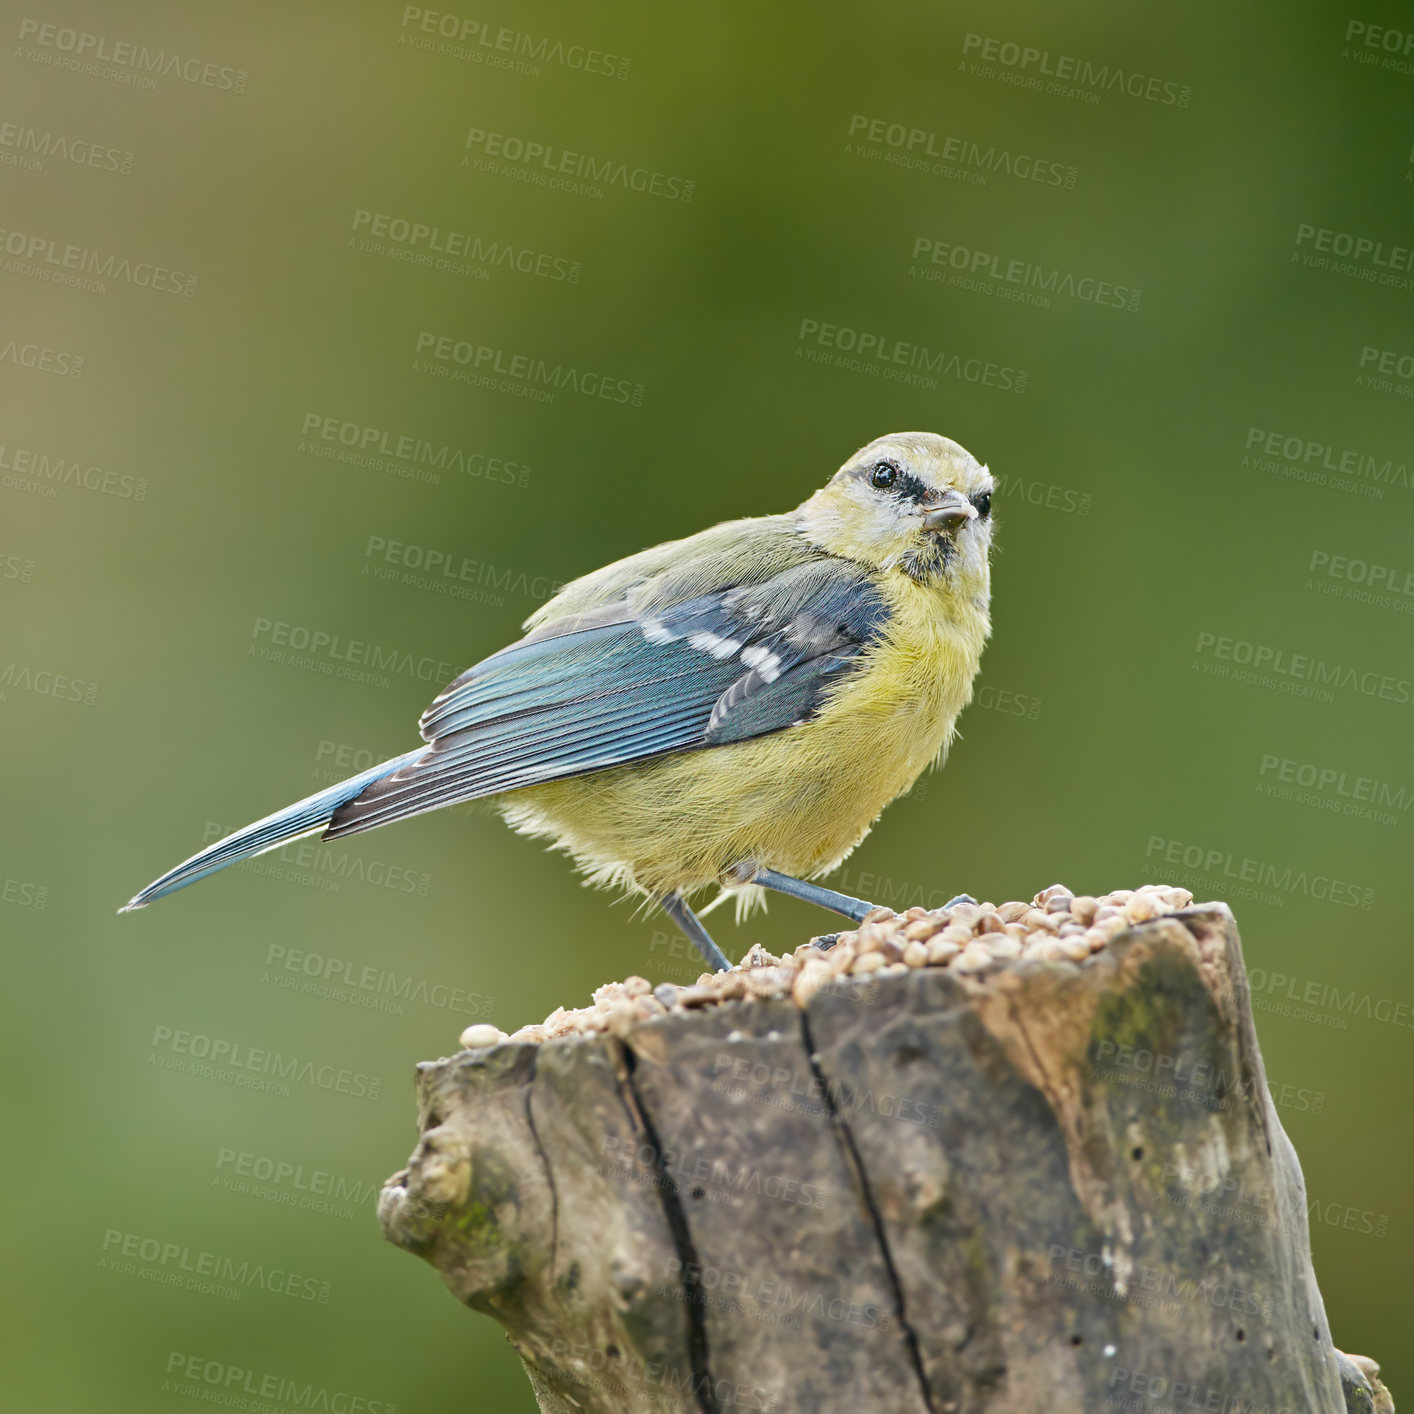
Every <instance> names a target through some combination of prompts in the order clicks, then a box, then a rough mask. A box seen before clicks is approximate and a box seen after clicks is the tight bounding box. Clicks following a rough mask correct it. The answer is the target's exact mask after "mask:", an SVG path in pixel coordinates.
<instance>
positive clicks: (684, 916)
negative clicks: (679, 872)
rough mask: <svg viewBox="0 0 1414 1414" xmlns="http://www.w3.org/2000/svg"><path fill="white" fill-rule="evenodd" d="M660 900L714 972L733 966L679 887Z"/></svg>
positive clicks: (664, 910) (669, 915) (664, 908)
mask: <svg viewBox="0 0 1414 1414" xmlns="http://www.w3.org/2000/svg"><path fill="white" fill-rule="evenodd" d="M658 901H659V903H661V904H662V906H663V912H664V913H666V914H667V915H668V917H669V918H671V919H672V920H673V922H674V923H676V924H677V925H678V927H679V928H681V929H682V931H683V932H684V933H685V934H686V935H687V937H688V938H689V939H690V940H691V942H692V945H693V947H695V948H696V949H697V951H698V952H700V953H701V954H702V958H703V961H704V962H706V964H707V966H708V967H709V968H710V969H711V970H712V971H713V972H725V971H726V970H727V969H728V968H729V967H730V966H731V963H729V962H728V961H727V958H726V954H725V953H723V951H722V950H721V948H719V947H718V946H717V945H716V943H714V942H713V941H712V935H711V934H710V933H709V932H708V931H707V930H706V928H704V927H703V926H702V920H701V919H700V918H699V917H698V916H697V915H696V914H695V913H694V912H693V911H692V910H691V909H690V908H689V907H688V906H687V900H686V899H685V898H683V896H682V894H681V893H679V892H678V890H677V889H674V890H673V891H672V893H670V894H664V895H663V897H662V898H661V899H659V900H658Z"/></svg>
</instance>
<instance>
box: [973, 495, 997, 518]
mask: <svg viewBox="0 0 1414 1414" xmlns="http://www.w3.org/2000/svg"><path fill="white" fill-rule="evenodd" d="M972 504H973V505H974V506H976V507H977V514H978V515H979V516H981V517H982V518H983V519H984V520H985V519H986V517H987V516H989V515H990V514H991V512H992V493H991V492H990V491H984V492H982V494H981V495H980V496H974V497H973V498H972Z"/></svg>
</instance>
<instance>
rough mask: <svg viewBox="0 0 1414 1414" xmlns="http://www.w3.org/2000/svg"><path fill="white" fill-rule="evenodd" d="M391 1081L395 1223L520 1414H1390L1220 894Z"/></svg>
mask: <svg viewBox="0 0 1414 1414" xmlns="http://www.w3.org/2000/svg"><path fill="white" fill-rule="evenodd" d="M619 1029H620V1031H621V1033H622V1034H620V1035H601V1036H595V1037H569V1038H564V1039H559V1040H552V1041H548V1042H545V1043H544V1044H542V1045H538V1046H536V1045H523V1044H507V1045H502V1046H499V1047H494V1048H491V1049H489V1050H484V1051H472V1052H463V1053H462V1054H460V1055H458V1056H455V1057H452V1058H451V1059H449V1060H442V1061H436V1062H429V1063H426V1064H424V1065H422V1066H421V1067H419V1094H420V1101H421V1129H422V1137H421V1139H420V1141H419V1143H418V1146H417V1149H416V1150H415V1152H414V1154H413V1156H412V1159H411V1161H410V1164H409V1167H408V1168H407V1169H406V1170H404V1171H403V1172H402V1173H400V1174H398V1175H396V1176H395V1177H394V1178H392V1179H390V1180H389V1183H388V1185H387V1186H386V1187H385V1189H384V1191H383V1196H382V1201H381V1203H380V1215H381V1218H382V1222H383V1226H384V1231H385V1233H386V1234H387V1236H388V1237H389V1238H390V1239H391V1240H392V1241H394V1242H396V1243H398V1244H399V1245H401V1246H404V1247H407V1248H408V1249H409V1250H411V1251H414V1252H416V1253H418V1254H419V1255H421V1256H423V1257H425V1258H426V1259H427V1260H428V1261H429V1262H431V1263H432V1264H433V1265H434V1266H435V1267H437V1269H438V1270H439V1271H440V1272H441V1273H442V1276H443V1278H444V1280H445V1281H446V1282H447V1284H448V1286H449V1287H450V1288H451V1290H452V1291H453V1292H454V1293H455V1294H456V1296H457V1297H458V1298H459V1299H460V1300H462V1301H465V1302H466V1303H467V1304H468V1305H471V1306H473V1307H474V1308H475V1309H477V1310H480V1311H484V1312H486V1313H487V1314H489V1315H492V1316H494V1317H495V1318H496V1319H497V1320H499V1321H500V1322H501V1323H502V1325H503V1326H504V1327H505V1328H506V1331H507V1333H508V1335H509V1337H510V1339H511V1341H512V1343H513V1344H514V1345H515V1347H516V1349H517V1351H518V1352H519V1353H520V1355H521V1358H522V1360H523V1361H524V1362H525V1366H526V1369H527V1372H528V1373H529V1375H530V1378H531V1381H532V1384H533V1386H534V1388H535V1391H536V1395H537V1398H538V1399H539V1401H540V1406H541V1408H542V1409H543V1410H546V1411H554V1412H555V1414H567V1412H568V1411H576V1414H580V1412H582V1411H604V1414H610V1411H613V1414H625V1411H628V1414H632V1411H638V1410H649V1409H652V1410H656V1411H663V1410H682V1411H713V1410H730V1409H775V1410H821V1411H832V1410H840V1411H851V1412H852V1411H859V1410H881V1411H889V1414H894V1411H901V1412H903V1414H943V1411H948V1414H977V1411H998V1414H1000V1411H1004V1410H1005V1411H1015V1410H1028V1411H1055V1414H1095V1411H1102V1410H1135V1411H1146V1414H1159V1411H1161V1410H1165V1409H1170V1408H1172V1409H1188V1408H1193V1409H1204V1410H1208V1409H1211V1410H1218V1411H1221V1414H1256V1411H1266V1414H1278V1411H1287V1414H1307V1411H1315V1412H1316V1414H1343V1411H1346V1410H1347V1409H1363V1410H1376V1411H1381V1414H1383V1411H1387V1410H1390V1409H1392V1405H1390V1404H1389V1403H1388V1395H1387V1392H1385V1391H1384V1390H1383V1386H1380V1385H1379V1384H1378V1381H1376V1382H1375V1384H1374V1386H1372V1385H1371V1384H1370V1383H1369V1381H1367V1380H1366V1377H1365V1374H1363V1373H1362V1372H1361V1370H1360V1369H1358V1368H1357V1367H1356V1365H1355V1364H1354V1363H1352V1362H1351V1361H1350V1360H1348V1359H1346V1358H1345V1357H1343V1356H1340V1355H1339V1354H1338V1352H1337V1351H1336V1350H1335V1348H1334V1346H1333V1344H1332V1341H1331V1336H1330V1332H1329V1329H1328V1326H1327V1323H1326V1316H1325V1311H1324V1308H1323V1306H1322V1303H1321V1297H1320V1293H1319V1290H1318V1289H1317V1286H1316V1281H1315V1276H1314V1274H1313V1272H1312V1268H1311V1257H1310V1244H1309V1238H1308V1233H1307V1222H1306V1204H1305V1199H1304V1189H1303V1185H1302V1179H1301V1171H1300V1166H1299V1164H1298V1162H1297V1159H1296V1155H1295V1152H1294V1151H1293V1149H1292V1147H1291V1145H1290V1143H1289V1141H1288V1140H1287V1138H1286V1135H1285V1134H1284V1132H1283V1131H1282V1128H1281V1125H1280V1122H1279V1120H1278V1118H1277V1114H1276V1110H1275V1108H1274V1106H1273V1105H1272V1102H1271V1098H1270V1096H1269V1094H1268V1091H1267V1086H1266V1078H1265V1073H1264V1071H1263V1067H1262V1059H1261V1055H1260V1053H1259V1051H1258V1048H1257V1040H1256V1034H1255V1030H1254V1028H1253V1023H1252V1013H1251V1006H1250V999H1249V996H1248V990H1247V980H1246V974H1245V971H1244V969H1243V966H1242V957H1241V947H1240V943H1239V941H1238V936H1237V929H1236V926H1235V924H1234V922H1233V919H1232V915H1231V914H1230V913H1229V912H1228V910H1227V909H1226V908H1225V907H1223V906H1221V905H1208V906H1205V907H1202V908H1193V909H1189V910H1186V911H1184V912H1183V913H1180V914H1174V915H1170V916H1168V917H1165V918H1160V919H1157V920H1154V921H1152V922H1146V923H1142V924H1140V925H1138V926H1136V927H1134V928H1131V929H1130V930H1129V931H1127V932H1125V933H1123V934H1121V935H1120V936H1119V937H1118V938H1117V939H1115V941H1113V942H1112V943H1111V944H1109V945H1108V946H1107V947H1105V948H1104V949H1103V950H1102V951H1100V952H1098V953H1096V954H1095V955H1094V956H1093V957H1091V958H1090V959H1089V960H1088V961H1087V962H1085V963H1084V964H1082V965H1077V964H1074V963H1070V962H1060V961H1045V962H1037V961H1025V962H1020V963H1017V964H1015V965H1013V966H1011V967H1008V968H1005V969H1003V970H1001V971H1000V972H998V973H996V974H995V975H993V976H992V977H990V978H989V979H988V980H984V981H978V980H976V979H974V978H970V977H968V976H965V975H962V974H960V973H956V972H954V971H952V970H950V969H944V968H933V967H927V968H918V969H914V970H909V971H907V972H904V973H896V974H890V975H886V976H883V977H877V976H876V977H874V978H871V979H865V978H849V977H847V978H842V979H840V981H839V982H838V983H836V984H834V985H832V986H829V987H826V988H823V989H822V990H820V991H818V992H816V993H815V994H814V995H813V996H811V997H810V999H809V1001H808V1003H807V1005H806V1006H805V1007H804V1008H803V1009H802V1008H800V1007H798V1006H796V1005H795V1004H794V1003H793V1002H792V1001H791V1000H790V999H789V998H786V999H776V1000H754V1001H748V1000H742V1001H734V1002H727V1003H723V1004H719V1005H715V1006H710V1007H706V1008H704V1009H702V1010H694V1011H687V1012H682V1011H677V1012H673V1013H670V1014H668V1015H666V1016H662V1017H659V1018H657V1019H654V1020H649V1021H645V1022H641V1023H638V1024H633V1025H624V1026H621V1027H620V1028H619Z"/></svg>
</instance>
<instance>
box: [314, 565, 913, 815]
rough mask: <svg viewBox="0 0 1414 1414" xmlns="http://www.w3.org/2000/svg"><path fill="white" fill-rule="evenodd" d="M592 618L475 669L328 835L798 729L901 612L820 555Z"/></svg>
mask: <svg viewBox="0 0 1414 1414" xmlns="http://www.w3.org/2000/svg"><path fill="white" fill-rule="evenodd" d="M588 617H589V618H590V619H592V622H586V621H585V620H584V619H580V620H576V621H571V622H568V623H567V624H565V625H564V626H563V627H562V628H558V629H557V626H556V625H555V624H553V623H551V624H548V625H546V626H545V627H544V628H542V629H540V630H538V631H537V632H536V633H534V634H531V635H530V636H529V637H528V638H526V639H523V640H521V642H519V643H516V644H512V645H511V646H510V647H509V648H506V649H503V650H502V651H501V652H499V653H497V654H495V655H493V656H492V657H490V658H487V659H485V660H484V661H482V662H481V663H479V664H477V665H476V666H475V667H473V668H470V669H468V671H467V672H465V673H463V674H462V675H461V677H459V678H458V679H457V680H456V681H455V682H453V683H452V684H450V685H449V686H448V687H447V689H446V690H445V691H444V692H442V693H441V694H440V695H439V696H438V698H437V699H436V701H434V702H433V704H432V705H431V706H430V707H429V708H428V710H427V711H426V712H425V713H424V714H423V718H422V730H423V735H424V737H425V738H426V739H427V740H428V742H429V743H430V745H429V748H428V749H427V750H426V751H425V752H423V753H422V754H421V755H420V756H418V757H416V758H415V759H414V760H412V761H411V762H409V763H408V764H405V765H403V766H401V767H400V768H399V769H398V770H397V771H395V772H393V773H391V774H389V775H387V776H385V777H382V778H381V779H379V780H376V781H374V782H372V783H371V784H369V785H368V786H367V787H366V788H365V789H364V790H363V791H362V792H361V794H359V795H358V796H357V797H355V798H353V799H350V800H347V801H345V802H344V803H343V804H341V805H340V806H338V808H337V809H336V810H335V811H334V815H333V818H332V820H331V822H330V825H329V828H328V829H327V830H326V831H325V838H326V839H338V838H341V837H342V836H344V835H350V834H354V833H356V832H358V831H361V830H367V829H372V828H374V827H375V826H377V825H383V824H387V823H389V822H391V821H393V820H398V819H402V818H404V817H406V816H409V815H415V814H420V813H421V812H423V811H425V810H432V809H436V808H438V807H439V806H443V805H451V804H454V803H456V802H458V801H463V800H472V799H475V798H477V797H480V796H487V795H496V794H499V793H501V792H503V791H507V790H515V789H518V788H520V787H523V786H528V785H534V784H538V783H541V782H545V781H551V780H563V779H566V778H568V777H570V776H576V775H583V774H585V773H587V772H590V771H598V770H604V769H606V768H607V767H610V766H616V765H622V764H625V763H627V762H630V761H637V760H643V759H646V758H649V757H653V756H661V755H664V754H667V753H671V752H680V751H688V750H697V749H703V748H707V747H713V746H719V745H726V744H729V743H731V742H735V741H743V740H746V739H748V738H750V737H754V736H761V735H764V734H766V733H768V732H773V731H780V730H783V729H785V728H787V727H790V726H793V725H795V724H797V723H799V722H801V721H803V720H805V719H807V718H808V717H809V716H810V715H812V713H813V712H815V711H816V710H818V708H819V705H820V703H821V701H822V700H823V697H824V694H825V692H826V690H827V689H828V687H829V685H830V682H831V681H832V680H833V679H834V678H835V677H836V675H837V674H839V673H840V672H841V671H843V670H845V669H847V668H848V667H849V666H850V665H851V663H852V662H853V660H854V659H855V658H856V657H857V656H858V655H859V654H860V653H861V652H862V651H863V650H864V648H865V647H867V646H868V644H870V643H871V642H873V641H874V640H875V639H876V638H877V637H878V636H879V634H880V633H881V632H882V631H883V627H884V625H885V623H886V621H887V618H888V610H887V606H886V605H885V603H884V601H883V600H882V598H881V597H880V596H879V594H878V592H877V591H876V590H875V589H874V587H873V585H872V584H871V582H870V581H869V579H868V578H867V576H866V573H865V571H864V570H863V569H862V568H861V567H860V566H858V565H854V564H851V563H850V562H848V561H844V560H838V559H834V558H832V557H822V558H821V559H820V560H819V561H815V562H811V563H810V564H807V565H797V566H794V567H793V568H791V569H789V570H787V571H785V572H783V573H781V574H779V575H775V576H772V577H768V578H766V579H764V580H762V581H761V582H760V583H753V584H746V585H734V586H731V587H729V588H726V589H723V590H721V591H718V592H715V593H711V594H699V595H696V596H694V597H693V598H691V599H687V600H684V601H682V602H681V603H678V604H672V605H667V606H658V607H653V608H646V607H636V606H635V605H634V604H632V603H630V602H629V601H624V602H623V603H622V604H615V605H610V606H607V607H606V609H604V610H601V611H600V612H598V613H596V614H594V615H592V616H588Z"/></svg>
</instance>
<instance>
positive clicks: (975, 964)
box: [953, 942, 994, 972]
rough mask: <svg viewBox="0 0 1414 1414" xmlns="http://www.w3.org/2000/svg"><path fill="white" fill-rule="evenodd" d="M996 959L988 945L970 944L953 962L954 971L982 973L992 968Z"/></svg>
mask: <svg viewBox="0 0 1414 1414" xmlns="http://www.w3.org/2000/svg"><path fill="white" fill-rule="evenodd" d="M993 961H994V959H993V957H992V950H991V949H990V948H989V947H988V946H987V945H986V943H976V942H974V943H968V945H967V946H966V947H965V948H963V950H962V954H961V956H960V957H957V958H955V959H954V960H953V970H954V971H957V972H980V971H982V969H983V968H984V967H990V966H991V965H992V963H993Z"/></svg>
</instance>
